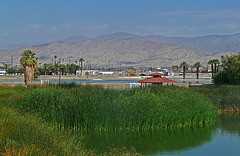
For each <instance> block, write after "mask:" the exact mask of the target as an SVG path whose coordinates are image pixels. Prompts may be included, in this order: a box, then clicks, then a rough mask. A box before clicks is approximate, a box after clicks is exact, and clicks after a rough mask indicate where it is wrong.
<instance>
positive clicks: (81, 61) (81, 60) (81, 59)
mask: <svg viewBox="0 0 240 156" xmlns="http://www.w3.org/2000/svg"><path fill="white" fill-rule="evenodd" d="M83 61H85V60H84V59H83V58H80V60H79V62H80V63H81V75H82V65H83Z"/></svg>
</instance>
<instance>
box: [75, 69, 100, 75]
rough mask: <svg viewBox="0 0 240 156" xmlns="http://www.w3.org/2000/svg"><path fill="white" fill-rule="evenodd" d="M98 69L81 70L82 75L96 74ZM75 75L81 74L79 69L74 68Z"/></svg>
mask: <svg viewBox="0 0 240 156" xmlns="http://www.w3.org/2000/svg"><path fill="white" fill-rule="evenodd" d="M98 73H99V72H98V70H82V75H98ZM76 75H81V70H76Z"/></svg>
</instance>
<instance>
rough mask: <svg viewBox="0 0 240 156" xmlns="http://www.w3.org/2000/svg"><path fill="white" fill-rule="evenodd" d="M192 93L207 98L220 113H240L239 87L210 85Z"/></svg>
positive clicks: (195, 89) (196, 89)
mask: <svg viewBox="0 0 240 156" xmlns="http://www.w3.org/2000/svg"><path fill="white" fill-rule="evenodd" d="M193 91H195V92H198V93H201V94H203V95H204V96H206V97H208V98H209V99H210V100H211V101H212V102H213V103H214V104H215V105H216V106H217V107H218V109H220V111H237V112H239V111H240V102H239V101H240V86H234V85H210V86H204V87H199V88H194V89H193Z"/></svg>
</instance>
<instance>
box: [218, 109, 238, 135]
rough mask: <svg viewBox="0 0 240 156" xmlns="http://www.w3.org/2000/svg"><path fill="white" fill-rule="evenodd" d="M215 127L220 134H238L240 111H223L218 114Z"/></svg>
mask: <svg viewBox="0 0 240 156" xmlns="http://www.w3.org/2000/svg"><path fill="white" fill-rule="evenodd" d="M216 125H217V128H219V129H220V130H221V131H220V132H221V134H226V133H228V134H234V135H237V136H240V113H224V114H221V115H219V116H218V120H217V124H216Z"/></svg>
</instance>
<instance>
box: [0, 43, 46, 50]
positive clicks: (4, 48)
mask: <svg viewBox="0 0 240 156" xmlns="http://www.w3.org/2000/svg"><path fill="white" fill-rule="evenodd" d="M39 44H43V43H42V42H38V43H22V44H8V45H0V50H10V49H17V48H21V47H25V46H34V45H39Z"/></svg>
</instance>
